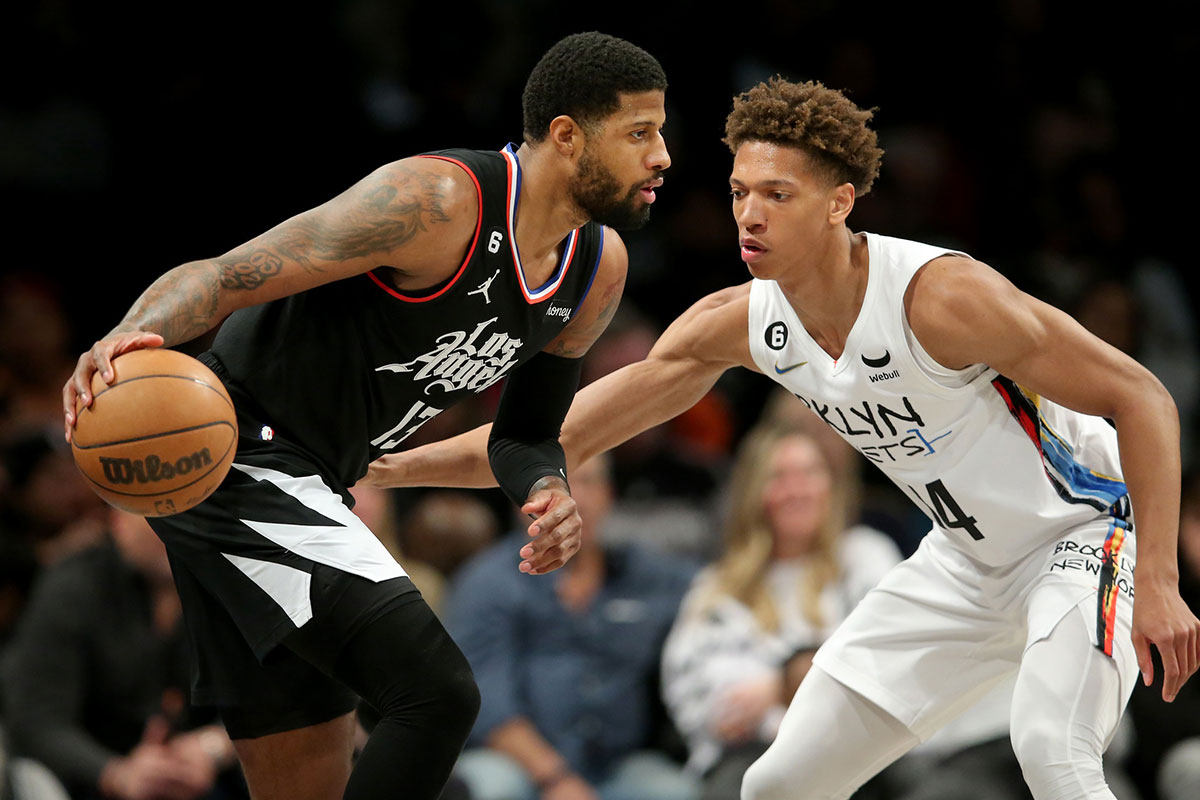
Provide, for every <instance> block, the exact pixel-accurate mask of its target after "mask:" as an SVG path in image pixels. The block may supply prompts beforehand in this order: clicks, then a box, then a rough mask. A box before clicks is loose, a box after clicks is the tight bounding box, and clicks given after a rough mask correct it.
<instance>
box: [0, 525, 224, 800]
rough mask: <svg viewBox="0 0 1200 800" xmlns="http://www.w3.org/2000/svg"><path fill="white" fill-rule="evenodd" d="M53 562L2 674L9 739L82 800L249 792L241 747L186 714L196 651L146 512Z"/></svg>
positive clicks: (173, 799)
mask: <svg viewBox="0 0 1200 800" xmlns="http://www.w3.org/2000/svg"><path fill="white" fill-rule="evenodd" d="M110 524H111V530H112V543H107V542H106V543H104V544H102V545H99V546H96V547H93V548H90V549H87V550H85V551H82V552H79V553H77V554H75V555H74V556H72V557H70V558H67V559H65V560H63V561H62V562H60V563H59V564H57V565H56V566H54V567H52V568H50V569H48V570H47V571H46V572H44V573H43V575H42V576H41V577H40V579H39V581H38V583H37V584H36V586H35V587H34V590H33V595H32V597H31V599H30V602H29V605H28V607H27V609H26V612H25V615H24V617H23V619H22V620H21V622H20V624H19V626H18V630H17V633H16V635H15V637H14V639H13V641H12V643H11V645H10V648H9V651H8V653H7V656H6V659H5V663H4V669H3V673H2V683H0V686H2V689H3V697H4V707H5V712H6V720H5V721H6V725H7V726H8V730H9V733H10V736H11V743H10V744H11V747H12V749H13V751H14V753H16V754H23V755H26V756H28V757H30V758H33V759H36V760H37V761H40V762H42V763H43V764H45V765H46V766H48V767H50V769H51V770H53V772H54V773H55V774H56V775H57V776H58V777H59V779H60V780H61V781H62V782H63V783H64V784H65V785H66V786H67V788H68V789H69V790H70V792H71V795H72V797H73V798H75V800H91V799H92V798H99V797H102V796H103V797H107V798H116V800H193V799H194V798H202V797H204V798H214V800H215V798H222V800H226V799H228V798H233V797H238V796H241V797H244V796H245V795H244V790H242V789H241V786H240V779H239V777H238V774H237V772H236V770H235V769H234V770H233V771H232V772H229V773H226V774H225V775H224V776H223V775H222V773H223V772H225V771H226V770H230V769H231V768H233V767H234V766H235V761H234V752H233V745H232V743H231V742H230V741H229V737H228V736H226V735H225V732H224V730H223V729H222V728H220V727H219V726H217V725H213V724H202V723H207V722H208V721H209V720H210V719H211V718H212V715H209V716H208V717H205V716H203V715H200V714H198V713H197V712H195V711H193V710H189V709H188V708H187V705H186V700H185V689H186V685H187V675H188V671H187V663H186V658H187V650H186V644H185V639H184V636H183V630H182V626H181V624H180V608H179V598H178V596H177V595H176V593H175V586H174V583H173V582H172V579H171V571H170V565H169V563H168V561H167V554H166V550H165V548H164V547H163V545H162V543H161V542H160V541H159V539H158V537H157V536H155V535H154V533H153V531H151V530H150V527H149V526H148V525H147V524H146V521H145V520H144V519H142V518H141V517H137V516H134V515H131V514H126V513H124V512H121V511H116V510H115V509H114V510H112V511H111V513H110Z"/></svg>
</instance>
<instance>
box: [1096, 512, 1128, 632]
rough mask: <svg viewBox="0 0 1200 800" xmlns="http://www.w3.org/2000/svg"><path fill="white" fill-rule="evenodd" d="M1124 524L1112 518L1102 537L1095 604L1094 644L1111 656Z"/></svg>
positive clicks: (1124, 530)
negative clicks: (1101, 563) (1102, 553)
mask: <svg viewBox="0 0 1200 800" xmlns="http://www.w3.org/2000/svg"><path fill="white" fill-rule="evenodd" d="M1126 525H1127V523H1125V522H1124V521H1122V520H1119V519H1114V520H1113V522H1112V525H1111V526H1110V527H1109V529H1108V536H1107V537H1105V539H1104V564H1103V566H1101V568H1100V588H1099V590H1098V595H1099V597H1098V602H1097V604H1096V646H1097V647H1098V648H1100V649H1101V650H1103V651H1104V655H1106V656H1111V655H1112V649H1113V633H1114V631H1115V629H1116V622H1117V596H1118V595H1119V594H1120V588H1119V587H1118V586H1117V573H1118V572H1119V571H1120V567H1121V547H1122V546H1123V545H1124V544H1125V534H1126V532H1127V531H1126Z"/></svg>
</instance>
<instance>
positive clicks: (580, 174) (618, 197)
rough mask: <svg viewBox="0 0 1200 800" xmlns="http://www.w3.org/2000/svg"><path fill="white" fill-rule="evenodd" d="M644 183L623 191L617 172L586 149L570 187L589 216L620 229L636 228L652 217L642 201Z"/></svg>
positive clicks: (572, 195)
mask: <svg viewBox="0 0 1200 800" xmlns="http://www.w3.org/2000/svg"><path fill="white" fill-rule="evenodd" d="M643 185H644V184H640V183H639V184H637V185H636V186H633V187H631V188H630V189H629V191H627V192H625V194H624V195H622V194H621V184H620V182H618V181H617V178H616V176H615V175H613V174H612V172H610V171H609V169H608V168H607V167H606V166H604V164H603V163H601V162H600V159H598V158H595V157H593V156H592V155H591V154H590V153H589V152H588V151H587V150H584V151H583V155H582V156H580V157H579V169H578V171H576V173H575V175H574V176H572V178H571V182H570V183H569V184H568V187H567V188H568V191H570V193H571V198H572V199H573V200H574V201H575V203H576V205H578V206H579V207H580V208H581V209H583V211H584V213H586V214H587V215H588V219H590V220H592V221H593V222H598V223H600V224H601V225H607V226H608V227H610V228H616V229H617V230H636V229H637V228H640V227H642V226H643V225H645V224H646V220H648V219H650V204H649V203H643V202H639V201H640V199H641V198H639V197H638V194H639V193H640V191H641V188H642V186H643Z"/></svg>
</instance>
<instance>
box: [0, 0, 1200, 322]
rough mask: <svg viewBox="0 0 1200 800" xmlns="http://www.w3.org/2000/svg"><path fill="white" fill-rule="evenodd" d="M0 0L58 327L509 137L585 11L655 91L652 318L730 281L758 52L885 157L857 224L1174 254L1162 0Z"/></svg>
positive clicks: (1179, 46) (28, 263) (1170, 41)
mask: <svg viewBox="0 0 1200 800" xmlns="http://www.w3.org/2000/svg"><path fill="white" fill-rule="evenodd" d="M12 5H15V6H17V7H15V8H14V7H12V6H10V8H9V9H8V10H7V11H6V12H4V16H5V17H7V19H8V22H7V23H6V24H3V25H2V26H0V68H2V74H3V75H4V76H5V78H4V80H3V82H2V87H0V93H2V94H0V182H2V183H0V199H2V200H3V203H4V208H5V209H7V210H6V212H5V214H4V219H5V220H6V224H5V225H4V227H5V228H6V229H7V230H6V231H5V234H4V244H5V248H4V250H5V255H4V259H3V262H4V268H5V269H6V270H13V269H16V270H33V271H37V272H39V273H42V274H43V275H44V276H46V277H48V278H50V279H52V280H53V281H55V282H57V283H58V284H59V285H60V287H61V290H62V292H63V297H64V300H65V302H66V303H67V305H68V307H69V311H70V313H71V316H72V319H73V320H74V322H75V337H76V339H77V340H78V343H79V344H84V343H90V341H91V340H92V339H95V338H97V337H98V336H100V335H101V334H102V333H104V332H105V331H107V330H108V329H109V328H110V327H111V326H112V325H113V324H115V322H116V321H117V320H118V319H119V318H120V317H121V315H122V314H123V313H124V311H125V310H126V309H127V308H128V306H129V305H130V304H131V303H132V301H133V300H134V298H135V297H136V295H137V293H138V292H139V291H140V289H141V288H142V287H144V285H145V284H147V283H148V282H149V281H151V280H152V279H153V278H154V277H155V276H157V275H158V274H159V273H161V272H163V271H165V270H166V269H167V268H169V267H171V266H174V265H175V264H177V263H180V262H182V261H186V260H191V259H194V258H199V257H204V256H212V255H216V254H219V253H221V252H223V251H224V250H226V249H228V248H230V247H232V246H234V245H236V244H238V243H240V242H241V241H243V240H245V239H247V238H249V237H250V236H252V235H254V234H256V233H258V232H260V231H261V230H263V229H265V228H267V227H269V226H271V225H273V224H274V223H276V222H278V221H280V220H281V219H283V218H285V217H286V216H289V215H290V214H293V213H295V212H297V211H300V210H302V209H305V208H307V207H310V206H312V205H315V204H317V203H319V202H322V201H323V200H325V199H327V198H328V197H330V196H332V195H333V194H335V193H336V192H338V191H340V190H342V189H343V188H345V187H346V186H348V185H350V184H351V183H353V182H354V181H356V180H357V179H358V178H360V177H361V176H363V175H364V174H366V173H367V172H369V171H370V170H372V169H373V168H374V167H376V166H378V165H379V164H381V163H383V162H386V161H390V160H393V159H397V158H401V157H403V156H406V155H410V154H413V153H415V152H419V151H422V150H426V149H433V148H441V147H452V146H454V147H457V146H467V147H478V148H499V147H501V146H503V145H504V143H505V142H507V141H510V140H518V139H519V137H520V91H521V87H522V84H523V81H524V78H525V76H526V74H527V72H528V70H529V68H530V67H531V66H532V65H533V63H534V62H535V61H536V60H537V58H538V57H539V56H540V54H541V53H542V52H543V51H544V50H545V49H546V48H547V47H548V46H549V45H550V44H552V43H553V42H554V41H555V40H556V39H558V38H559V37H561V36H562V35H565V34H567V33H570V32H575V31H579V30H592V29H600V30H603V31H606V32H610V33H613V34H616V35H620V36H624V37H626V38H629V39H630V40H631V41H633V42H635V43H637V44H639V45H641V46H643V47H645V48H646V49H648V50H650V51H651V52H653V53H654V54H655V55H657V56H658V57H659V59H660V60H661V61H662V63H663V65H664V67H665V69H666V71H667V75H668V78H669V80H670V82H671V87H670V89H669V91H668V124H667V130H666V135H667V141H668V145H669V147H670V149H671V151H672V156H673V158H674V166H673V167H672V169H671V171H670V173H669V176H668V182H667V185H666V186H665V187H664V189H663V191H661V192H660V194H659V203H658V204H657V205H656V207H655V219H654V220H652V222H651V224H650V226H649V228H648V229H647V230H646V231H644V232H641V233H638V234H633V235H631V236H630V237H628V238H629V239H630V240H631V247H632V251H633V253H634V259H633V265H632V267H633V275H632V278H631V285H630V290H629V297H630V298H631V299H632V300H633V301H634V302H635V303H636V304H637V305H639V306H640V307H641V308H642V310H643V311H645V312H646V313H648V314H650V315H651V316H653V317H655V318H656V319H658V320H660V321H662V322H666V321H669V320H670V319H671V318H672V317H673V316H674V315H675V314H676V313H677V312H678V311H679V310H681V309H682V308H683V307H685V306H686V305H687V304H688V303H690V302H691V301H692V300H693V299H695V298H697V297H698V296H699V295H700V294H701V293H702V292H704V291H706V290H709V289H711V288H715V287H719V286H723V285H727V284H730V283H733V282H739V281H741V280H743V279H744V277H745V272H744V267H743V265H742V264H741V262H740V261H739V259H738V257H737V251H736V238H735V228H734V226H733V223H732V220H731V218H730V216H729V213H728V207H727V205H726V202H727V200H726V193H725V190H726V183H725V179H726V177H727V174H728V169H729V165H730V156H729V154H728V151H727V150H726V149H725V147H724V145H722V144H721V143H720V137H721V134H722V126H723V121H724V117H725V114H726V113H727V112H728V110H729V107H730V99H731V97H732V95H733V94H734V93H735V92H737V91H741V90H744V89H745V88H748V87H749V86H750V85H752V84H753V83H754V82H757V81H758V80H761V79H763V78H765V77H767V76H769V75H771V74H774V73H776V72H778V73H782V74H783V75H784V76H786V77H789V78H793V79H808V78H815V79H819V80H822V81H823V82H825V83H826V84H827V85H830V86H833V87H837V88H843V89H846V90H847V91H848V92H849V93H850V95H851V97H852V98H853V99H854V100H855V101H856V102H858V103H859V104H861V105H865V106H875V107H878V109H879V111H878V114H877V118H876V125H877V128H878V130H879V132H880V135H881V140H882V144H883V146H884V148H885V149H886V150H887V155H885V159H884V168H883V176H882V177H881V179H880V180H879V182H878V184H877V188H876V190H875V191H874V192H872V194H871V195H869V196H867V197H866V198H865V199H863V200H862V201H861V202H860V204H859V207H858V209H857V210H856V212H855V216H854V217H852V218H851V219H852V222H853V223H854V225H855V227H857V228H859V229H869V230H879V231H880V232H884V233H889V234H891V235H895V236H903V237H911V238H926V239H932V240H936V241H938V242H939V243H944V244H948V245H953V246H957V247H960V248H963V249H965V250H967V251H968V252H970V253H971V254H972V255H974V256H976V257H977V258H980V259H981V260H985V261H987V262H988V263H991V264H992V265H994V266H996V267H997V268H999V269H1001V270H1002V271H1003V272H1005V273H1006V274H1007V275H1009V276H1010V277H1012V278H1013V279H1014V280H1015V281H1017V282H1018V283H1019V284H1020V285H1022V286H1023V287H1024V288H1027V289H1030V290H1033V291H1037V292H1039V293H1040V294H1042V295H1043V296H1046V297H1048V299H1052V300H1054V301H1056V302H1059V303H1061V304H1067V305H1069V304H1070V303H1071V302H1073V301H1074V300H1075V299H1076V297H1077V296H1078V294H1079V292H1081V291H1082V290H1083V289H1084V288H1085V287H1086V286H1087V285H1088V284H1089V283H1090V282H1091V281H1093V280H1094V279H1096V278H1097V277H1098V276H1110V275H1115V276H1117V277H1125V276H1128V275H1129V274H1130V272H1131V271H1132V270H1134V269H1135V268H1136V265H1137V263H1138V261H1139V260H1141V259H1145V258H1149V257H1156V258H1159V259H1162V260H1164V261H1165V262H1167V263H1168V264H1171V265H1174V269H1175V270H1176V274H1178V275H1179V276H1180V277H1181V278H1182V277H1183V276H1184V273H1183V271H1182V270H1181V268H1184V267H1185V265H1187V266H1190V265H1189V264H1188V261H1189V259H1188V258H1187V256H1188V255H1189V254H1188V253H1187V251H1186V250H1185V248H1186V247H1187V242H1186V239H1187V234H1188V233H1189V231H1190V228H1191V225H1190V223H1191V222H1192V220H1191V219H1190V217H1191V214H1190V212H1191V210H1192V207H1193V205H1194V203H1193V201H1192V199H1191V194H1192V191H1191V187H1192V184H1193V182H1194V180H1193V179H1194V177H1195V173H1196V165H1195V155H1194V145H1193V142H1192V135H1191V134H1192V128H1191V124H1190V123H1187V122H1186V118H1187V117H1188V116H1190V113H1189V112H1190V111H1191V110H1192V109H1191V106H1192V105H1193V104H1194V97H1195V89H1194V86H1193V79H1194V77H1195V75H1196V70H1195V67H1194V59H1195V55H1196V53H1197V51H1198V50H1200V47H1198V45H1200V41H1198V39H1200V37H1198V35H1197V27H1196V26H1195V25H1194V24H1191V23H1190V21H1189V20H1187V19H1185V16H1184V13H1183V11H1182V7H1183V4H1182V3H1180V4H1175V3H1165V2H1157V1H1155V0H1152V1H1151V2H1140V3H1130V4H1123V5H1122V6H1121V7H1120V10H1119V11H1116V12H1107V11H1105V12H1102V11H1098V10H1097V8H1096V4H1093V3H1083V2H1074V1H1073V0H1067V1H1066V2H1050V1H1049V0H1001V1H996V0H990V1H989V0H985V1H984V2H978V3H973V4H945V5H943V6H940V7H939V6H938V5H937V4H934V5H931V4H920V3H917V4H904V3H889V4H871V3H866V4H863V3H838V2H832V0H824V1H822V2H783V1H781V0H764V1H763V2H757V3H753V4H748V3H728V4H722V5H721V6H719V8H720V13H719V14H718V15H714V14H706V13H702V12H701V11H699V10H698V9H697V7H696V6H695V5H694V4H691V3H671V2H668V3H650V4H641V5H633V6H631V4H616V5H613V6H607V5H600V4H574V5H565V4H559V3H551V2H545V1H544V0H531V1H529V2H518V1H516V0H509V1H508V2H505V0H463V1H461V2H453V3H437V4H427V3H417V2H405V1H397V0H346V1H345V2H338V3H325V4H305V3H293V4H288V5H286V6H284V5H261V4H254V5H251V4H245V5H241V4H233V3H227V2H215V3H205V4H181V5H171V6H170V7H168V6H166V5H161V4H160V5H155V6H149V5H139V4H128V5H126V4H108V3H94V2H83V1H82V0H33V1H32V2H25V3H20V4H12ZM115 5H120V6H123V7H120V8H115V7H114V6H115ZM966 6H969V10H964V8H963V7H966ZM1051 265H1053V267H1054V269H1051ZM1194 299H1195V298H1194V297H1193V298H1190V300H1191V301H1193V302H1192V305H1193V307H1194V305H1195V304H1194Z"/></svg>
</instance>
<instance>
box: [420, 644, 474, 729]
mask: <svg viewBox="0 0 1200 800" xmlns="http://www.w3.org/2000/svg"><path fill="white" fill-rule="evenodd" d="M450 648H453V651H454V652H453V653H447V654H445V656H444V657H443V658H442V659H440V661H439V663H440V667H439V668H437V669H432V670H430V673H429V685H428V686H427V687H426V695H425V697H426V700H427V703H428V711H429V713H430V714H431V715H434V716H435V717H436V720H437V724H438V725H440V726H442V727H443V728H444V729H445V730H447V731H454V732H455V733H461V735H462V738H463V739H464V740H465V739H466V737H467V734H468V733H470V732H471V727H472V726H473V725H474V724H475V718H476V717H477V716H478V715H479V701H480V698H479V687H478V685H477V684H476V683H475V675H474V674H473V673H472V672H471V667H470V665H469V664H468V663H467V660H466V658H465V657H463V655H462V653H461V652H460V651H459V650H458V648H457V647H455V646H454V645H453V644H450V646H449V648H447V649H450Z"/></svg>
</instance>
